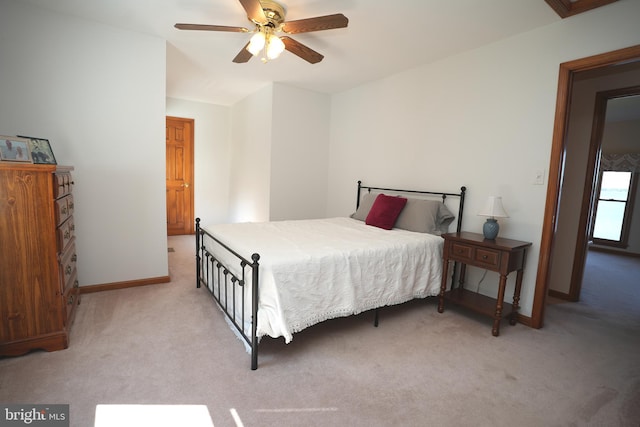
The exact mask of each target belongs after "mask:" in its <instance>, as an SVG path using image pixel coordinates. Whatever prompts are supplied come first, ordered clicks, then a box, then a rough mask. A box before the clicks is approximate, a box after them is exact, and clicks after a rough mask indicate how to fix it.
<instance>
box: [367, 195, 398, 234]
mask: <svg viewBox="0 0 640 427" xmlns="http://www.w3.org/2000/svg"><path fill="white" fill-rule="evenodd" d="M406 204H407V199H405V198H404V197H393V196H386V195H384V194H378V197H376V200H375V202H373V206H371V210H370V211H369V215H367V219H366V220H365V224H368V225H373V226H374V227H378V228H384V229H385V230H391V229H392V228H393V225H394V224H395V223H396V219H398V216H399V215H400V212H402V209H403V208H404V205H406Z"/></svg>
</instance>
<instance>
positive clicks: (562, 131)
mask: <svg viewBox="0 0 640 427" xmlns="http://www.w3.org/2000/svg"><path fill="white" fill-rule="evenodd" d="M636 61H640V45H638V46H633V47H629V48H625V49H620V50H617V51H613V52H608V53H605V54H601V55H596V56H592V57H588V58H583V59H579V60H575V61H571V62H566V63H563V64H560V73H559V79H558V96H557V102H556V114H555V123H554V130H553V142H552V149H551V160H550V165H549V181H548V182H549V187H548V188H547V198H546V205H545V213H544V220H543V227H542V238H541V242H540V259H539V262H538V272H537V278H536V289H535V293H534V302H533V307H532V315H531V326H532V327H534V328H541V327H542V326H543V325H544V309H545V305H546V297H547V293H548V290H549V283H550V274H551V261H552V256H553V255H554V252H555V251H556V249H557V248H555V243H556V233H557V231H558V230H557V227H558V216H559V214H560V195H561V188H562V181H563V177H564V172H565V169H564V168H565V166H564V165H565V160H566V155H567V150H566V148H567V147H566V143H567V141H566V136H567V130H568V122H569V113H570V109H571V92H572V88H573V83H574V79H575V76H576V73H578V72H581V71H587V70H595V69H603V70H604V69H606V67H612V66H617V65H622V64H626V63H630V62H636ZM580 206H581V213H580V215H581V217H583V216H584V212H585V209H586V212H588V211H589V206H590V194H589V195H588V197H587V196H585V195H583V197H582V200H581V204H580ZM579 234H584V235H586V234H587V227H586V226H585V227H584V228H580V229H579ZM584 241H585V242H586V237H585V240H584ZM574 251H575V252H579V251H584V255H583V256H582V260H580V259H579V258H580V257H579V256H578V257H574V260H573V263H572V266H573V270H572V271H574V272H575V271H576V270H577V267H578V266H579V264H580V262H582V264H581V267H580V271H582V269H583V268H584V257H585V256H586V247H584V248H582V247H579V245H578V244H577V242H576V244H575V245H574Z"/></svg>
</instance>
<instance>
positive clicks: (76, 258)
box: [71, 254, 78, 262]
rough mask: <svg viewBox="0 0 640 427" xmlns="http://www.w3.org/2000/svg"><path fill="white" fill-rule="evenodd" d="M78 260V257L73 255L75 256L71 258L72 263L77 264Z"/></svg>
mask: <svg viewBox="0 0 640 427" xmlns="http://www.w3.org/2000/svg"><path fill="white" fill-rule="evenodd" d="M77 260H78V255H76V254H73V256H72V257H71V261H73V262H76V261H77Z"/></svg>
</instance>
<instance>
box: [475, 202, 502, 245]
mask: <svg viewBox="0 0 640 427" xmlns="http://www.w3.org/2000/svg"><path fill="white" fill-rule="evenodd" d="M478 215H480V216H486V217H488V218H487V222H485V223H484V225H483V226H482V233H483V234H484V238H485V239H489V240H494V239H495V238H496V237H497V236H498V231H499V230H500V226H499V225H498V220H496V218H508V217H509V215H507V212H505V210H504V208H503V207H502V197H499V196H489V197H488V198H487V202H486V203H485V205H484V207H483V208H482V209H481V210H480V212H478Z"/></svg>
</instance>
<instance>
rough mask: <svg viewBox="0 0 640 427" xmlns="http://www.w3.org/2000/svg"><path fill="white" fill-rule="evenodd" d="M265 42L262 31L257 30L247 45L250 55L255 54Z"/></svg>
mask: <svg viewBox="0 0 640 427" xmlns="http://www.w3.org/2000/svg"><path fill="white" fill-rule="evenodd" d="M265 43H266V37H265V35H264V33H263V32H262V31H258V32H257V33H255V34H254V35H253V37H251V40H249V45H248V46H247V50H248V51H249V52H251V54H252V55H257V54H259V53H260V51H261V50H262V49H263V48H264V45H265Z"/></svg>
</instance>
